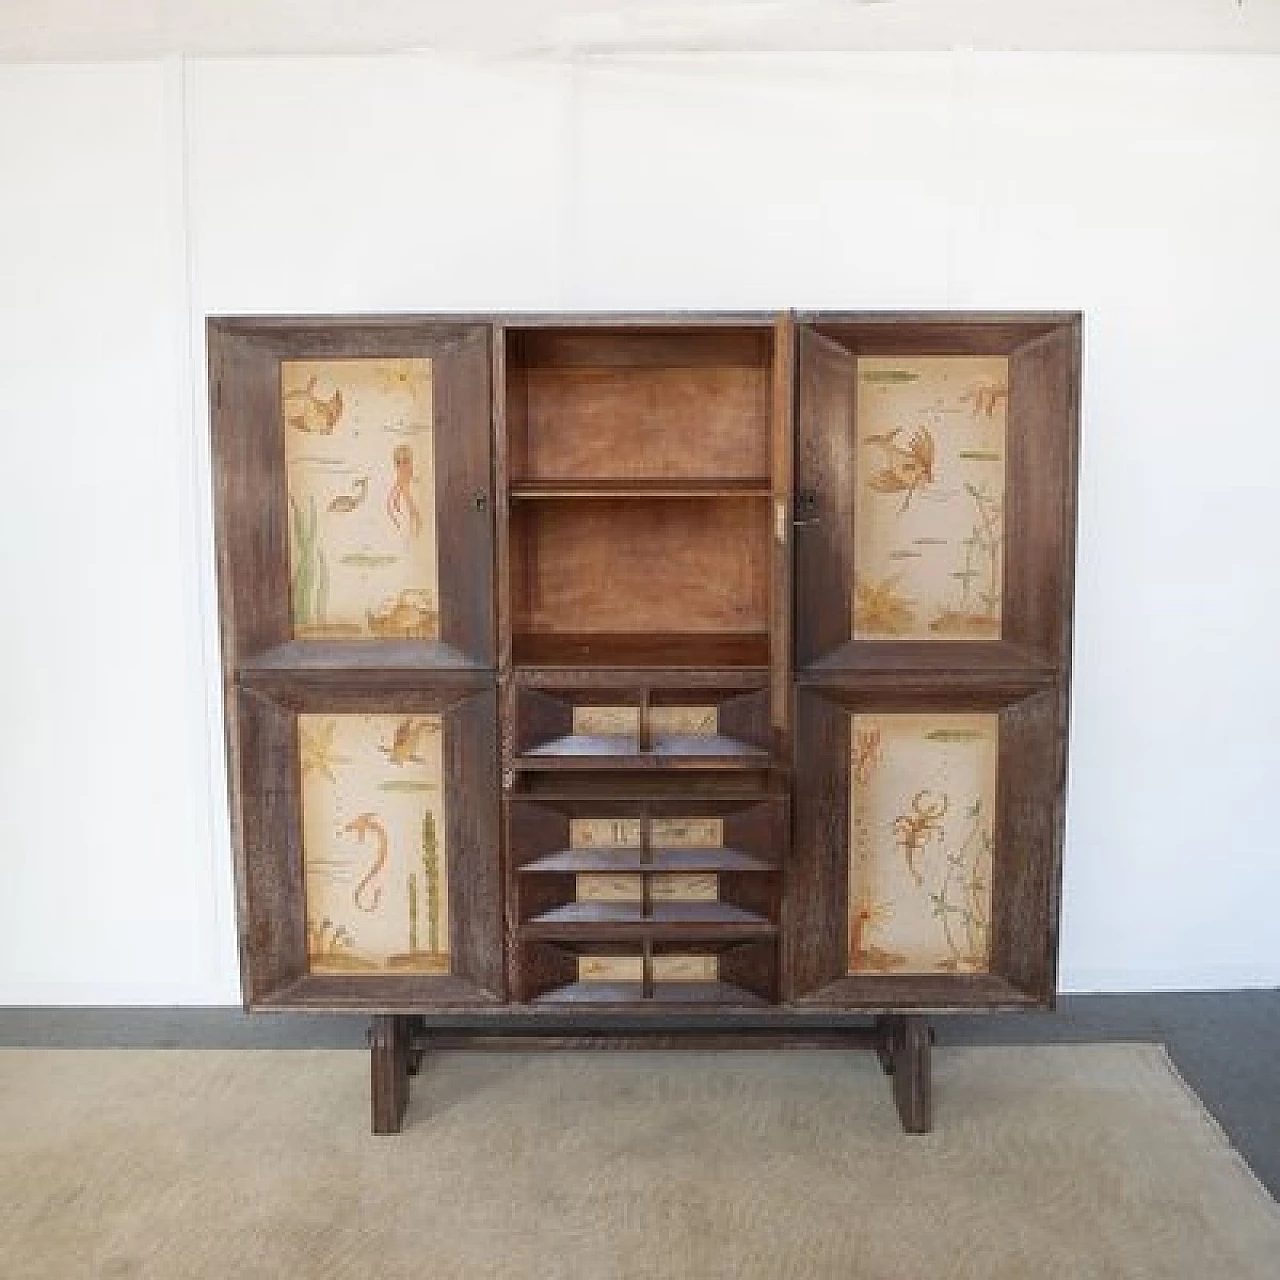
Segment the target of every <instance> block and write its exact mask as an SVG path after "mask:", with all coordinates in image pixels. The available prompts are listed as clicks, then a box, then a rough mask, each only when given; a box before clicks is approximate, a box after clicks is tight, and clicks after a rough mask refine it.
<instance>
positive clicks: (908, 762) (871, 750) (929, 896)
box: [849, 713, 999, 973]
mask: <svg viewBox="0 0 1280 1280" xmlns="http://www.w3.org/2000/svg"><path fill="white" fill-rule="evenodd" d="M998 726H999V717H998V716H995V715H989V714H972V713H970V714H963V715H953V714H948V715H918V714H910V715H887V714H886V715H880V714H866V715H855V716H854V717H853V758H852V761H851V769H850V775H851V784H850V790H851V793H852V794H851V797H850V798H851V805H852V822H851V827H850V830H851V840H850V844H851V849H850V866H849V891H850V902H849V971H850V972H851V973H868V972H881V973H932V972H939V971H942V972H980V971H984V970H986V968H987V966H988V947H989V927H990V919H991V854H992V832H993V823H994V820H995V801H996V756H997V735H998Z"/></svg>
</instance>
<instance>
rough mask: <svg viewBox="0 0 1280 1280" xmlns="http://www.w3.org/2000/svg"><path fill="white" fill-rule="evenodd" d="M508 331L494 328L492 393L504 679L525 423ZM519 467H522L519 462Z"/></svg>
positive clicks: (499, 651)
mask: <svg viewBox="0 0 1280 1280" xmlns="http://www.w3.org/2000/svg"><path fill="white" fill-rule="evenodd" d="M507 346H508V339H507V331H506V328H505V327H504V326H502V325H495V326H494V328H493V336H492V341H491V343H490V350H491V353H492V356H493V371H492V380H491V385H490V392H491V394H492V397H493V410H492V414H491V417H492V425H493V441H492V445H491V450H492V454H493V558H494V559H493V564H494V582H493V607H494V620H495V624H496V627H497V636H496V642H495V645H494V649H495V654H496V657H497V664H498V672H499V675H500V676H503V677H504V676H505V675H506V673H507V672H508V671H509V670H510V667H511V633H512V631H513V629H514V628H513V627H512V625H511V536H510V527H509V525H508V521H507V504H508V500H509V495H510V492H511V467H512V463H513V459H512V453H511V445H512V439H513V437H515V436H516V434H517V432H516V430H515V427H514V424H515V423H517V422H520V423H522V422H523V419H522V418H521V416H520V415H521V413H522V409H521V406H522V404H523V403H524V399H525V396H524V384H523V372H522V370H521V368H520V367H519V366H518V365H517V366H514V367H512V366H511V365H509V364H508V362H507ZM516 465H519V463H518V460H517V463H516Z"/></svg>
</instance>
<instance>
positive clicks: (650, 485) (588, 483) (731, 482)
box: [511, 476, 773, 501]
mask: <svg viewBox="0 0 1280 1280" xmlns="http://www.w3.org/2000/svg"><path fill="white" fill-rule="evenodd" d="M772 494H773V487H772V485H771V484H770V481H769V478H768V476H747V477H743V478H732V477H718V478H701V477H691V476H662V477H655V476H637V477H628V476H610V477H601V478H599V479H586V480H584V479H578V478H573V479H559V480H517V481H514V482H513V483H512V485H511V497H512V498H513V499H517V500H522V501H541V500H553V499H561V498H601V499H608V500H610V501H611V500H613V499H615V498H621V499H632V498H768V497H771V496H772Z"/></svg>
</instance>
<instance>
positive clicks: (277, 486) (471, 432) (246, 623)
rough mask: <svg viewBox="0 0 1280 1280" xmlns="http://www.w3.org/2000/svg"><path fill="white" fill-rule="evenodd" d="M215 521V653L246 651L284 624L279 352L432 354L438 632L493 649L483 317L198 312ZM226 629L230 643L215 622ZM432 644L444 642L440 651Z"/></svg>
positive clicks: (279, 634) (464, 648)
mask: <svg viewBox="0 0 1280 1280" xmlns="http://www.w3.org/2000/svg"><path fill="white" fill-rule="evenodd" d="M208 344H209V358H210V403H211V407H212V425H213V457H214V471H215V482H214V483H215V504H214V505H215V525H216V529H217V533H218V539H219V545H220V546H221V547H222V551H220V554H219V563H220V565H221V566H222V573H221V575H220V578H219V583H220V592H221V596H222V598H223V600H224V601H228V602H229V604H230V609H229V611H224V653H227V652H229V653H230V655H231V656H230V657H229V659H228V660H229V662H230V663H231V664H232V669H234V663H235V662H236V661H237V660H239V659H241V658H249V657H252V656H254V655H257V654H259V653H262V652H263V651H264V650H266V649H269V648H272V647H274V646H276V645H280V644H283V643H284V642H286V641H287V640H289V639H291V638H292V624H291V619H290V617H289V592H288V589H287V584H288V564H289V561H288V532H287V509H286V496H287V484H286V478H285V474H284V426H283V421H282V415H281V411H280V365H281V363H282V362H283V361H286V360H313V359H324V358H357V357H364V358H373V357H406V358H414V357H416V358H427V359H430V360H431V361H432V395H433V399H434V414H435V423H436V431H435V433H434V446H435V467H436V513H437V520H436V531H437V543H438V548H439V569H440V640H441V643H442V644H443V645H444V646H447V647H448V648H449V649H456V650H458V651H459V652H461V653H463V654H465V655H466V656H467V658H468V659H470V660H471V661H474V662H479V663H481V664H483V665H487V666H492V665H493V662H494V635H493V591H492V574H493V496H492V493H491V488H492V477H491V464H490V432H489V422H490V410H491V404H490V400H491V395H490V373H491V367H490V365H491V361H490V352H489V330H488V327H487V326H485V325H469V324H465V323H459V322H458V321H457V320H456V319H455V320H454V321H452V322H450V323H440V324H435V325H432V324H414V323H410V322H400V323H394V322H390V321H386V320H383V321H381V322H378V321H375V320H370V319H367V318H364V317H359V318H345V317H323V318H313V319H309V320H307V321H305V322H302V321H300V322H297V323H275V324H272V323H267V322H265V321H264V320H263V319H262V318H254V319H248V318H219V319H212V320H210V321H209V323H208ZM227 631H231V632H233V633H234V635H233V637H232V639H233V643H232V646H231V648H230V650H228V649H227V645H226V640H227V636H226V632H227ZM439 656H444V655H443V653H441V654H440V655H439Z"/></svg>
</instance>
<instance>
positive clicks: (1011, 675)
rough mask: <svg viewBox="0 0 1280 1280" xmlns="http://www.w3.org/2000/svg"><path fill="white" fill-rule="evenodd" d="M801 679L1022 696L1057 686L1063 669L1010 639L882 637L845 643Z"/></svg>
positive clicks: (868, 688) (855, 686)
mask: <svg viewBox="0 0 1280 1280" xmlns="http://www.w3.org/2000/svg"><path fill="white" fill-rule="evenodd" d="M797 679H798V680H799V682H800V683H801V684H804V685H828V686H831V687H833V688H843V689H851V690H857V691H859V692H863V691H865V692H868V693H881V692H883V693H889V692H897V693H900V694H907V695H911V696H915V695H917V694H918V695H922V696H927V695H928V694H930V693H937V692H939V691H942V692H946V691H952V692H960V691H962V690H972V691H974V692H977V693H981V692H983V691H988V692H994V693H996V694H999V695H1001V696H1005V697H1017V696H1020V695H1026V694H1028V693H1032V692H1034V691H1035V690H1037V689H1044V688H1048V687H1049V686H1051V685H1053V684H1054V683H1055V682H1056V679H1057V668H1056V666H1055V665H1054V664H1053V663H1050V662H1046V661H1044V660H1043V659H1042V658H1039V657H1038V656H1037V655H1036V654H1034V653H1032V652H1030V651H1029V650H1027V649H1024V648H1022V647H1021V646H1019V645H1015V644H1011V643H1010V642H1008V641H1004V640H995V641H991V642H986V641H983V642H980V643H974V642H973V641H967V640H877V641H874V642H871V643H868V642H860V643H853V642H851V643H849V644H846V645H843V646H842V647H840V648H839V649H836V650H834V651H832V652H831V653H828V654H827V655H825V656H824V657H823V658H821V659H820V660H819V661H817V662H815V663H814V664H813V665H812V666H809V667H806V668H805V670H804V671H803V672H801V673H799V674H798V676H797Z"/></svg>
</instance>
